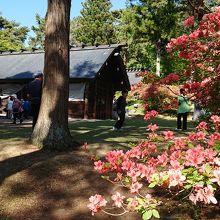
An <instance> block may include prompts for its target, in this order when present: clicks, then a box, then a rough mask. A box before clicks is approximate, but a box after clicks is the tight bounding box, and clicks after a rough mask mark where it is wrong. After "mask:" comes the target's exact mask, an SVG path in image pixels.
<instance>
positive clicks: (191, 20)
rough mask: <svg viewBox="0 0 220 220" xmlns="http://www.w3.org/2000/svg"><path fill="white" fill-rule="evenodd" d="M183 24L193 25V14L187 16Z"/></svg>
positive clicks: (186, 25)
mask: <svg viewBox="0 0 220 220" xmlns="http://www.w3.org/2000/svg"><path fill="white" fill-rule="evenodd" d="M183 25H184V26H185V27H191V26H193V25H194V16H190V17H188V18H187V19H186V20H185V21H184V22H183Z"/></svg>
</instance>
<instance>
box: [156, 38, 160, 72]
mask: <svg viewBox="0 0 220 220" xmlns="http://www.w3.org/2000/svg"><path fill="white" fill-rule="evenodd" d="M156 53H157V58H156V76H160V59H161V45H160V40H159V41H158V42H157V43H156Z"/></svg>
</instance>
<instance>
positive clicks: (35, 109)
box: [27, 72, 43, 129]
mask: <svg viewBox="0 0 220 220" xmlns="http://www.w3.org/2000/svg"><path fill="white" fill-rule="evenodd" d="M34 78H35V79H34V80H33V81H31V82H30V83H29V84H28V85H27V98H29V100H30V106H31V112H32V117H33V122H32V128H33V129H34V126H35V124H36V122H37V118H38V114H39V110H40V103H41V94H42V82H43V73H42V72H38V73H37V74H36V75H35V77H34Z"/></svg>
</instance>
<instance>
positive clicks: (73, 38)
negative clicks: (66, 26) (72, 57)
mask: <svg viewBox="0 0 220 220" xmlns="http://www.w3.org/2000/svg"><path fill="white" fill-rule="evenodd" d="M80 26H81V24H80V16H78V17H74V18H73V19H72V20H71V21H70V44H71V45H76V46H79V45H81V42H80V41H79V40H78V39H77V34H76V32H78V31H79V28H80Z"/></svg>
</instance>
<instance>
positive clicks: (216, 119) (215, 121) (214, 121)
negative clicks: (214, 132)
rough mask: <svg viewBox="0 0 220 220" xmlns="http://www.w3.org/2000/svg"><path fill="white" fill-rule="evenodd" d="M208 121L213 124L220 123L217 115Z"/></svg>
mask: <svg viewBox="0 0 220 220" xmlns="http://www.w3.org/2000/svg"><path fill="white" fill-rule="evenodd" d="M210 120H211V121H212V122H213V123H215V124H219V123H220V117H219V116H218V115H212V116H211V119H210Z"/></svg>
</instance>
